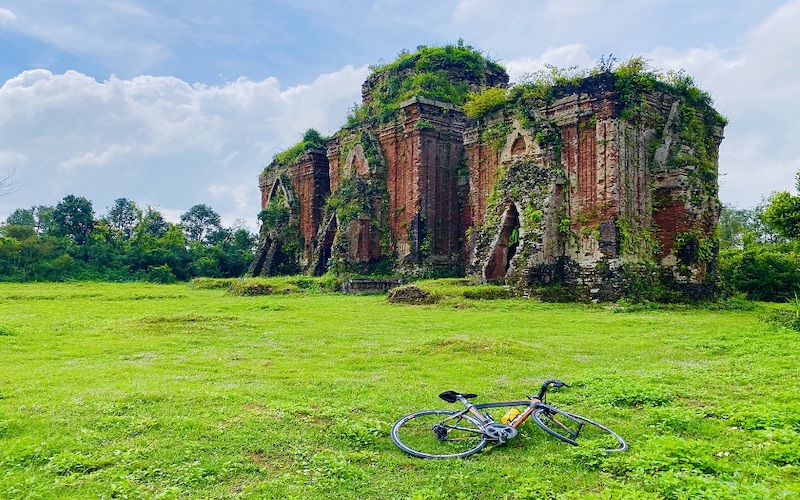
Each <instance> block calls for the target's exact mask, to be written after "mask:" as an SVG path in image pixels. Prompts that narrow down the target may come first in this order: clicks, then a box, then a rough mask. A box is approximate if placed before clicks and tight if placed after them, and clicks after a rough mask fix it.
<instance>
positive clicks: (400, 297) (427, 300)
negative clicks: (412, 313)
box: [388, 285, 437, 304]
mask: <svg viewBox="0 0 800 500" xmlns="http://www.w3.org/2000/svg"><path fill="white" fill-rule="evenodd" d="M388 300H389V302H391V303H394V304H433V303H435V302H436V301H437V297H436V295H434V294H433V293H431V292H429V291H427V290H423V289H422V288H419V287H418V286H416V285H405V286H399V287H397V288H392V289H391V290H389V296H388Z"/></svg>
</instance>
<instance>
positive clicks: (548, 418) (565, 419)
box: [533, 406, 628, 452]
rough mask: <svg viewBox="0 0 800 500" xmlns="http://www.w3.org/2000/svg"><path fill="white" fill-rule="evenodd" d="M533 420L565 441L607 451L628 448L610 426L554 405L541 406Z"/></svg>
mask: <svg viewBox="0 0 800 500" xmlns="http://www.w3.org/2000/svg"><path fill="white" fill-rule="evenodd" d="M533 420H534V421H535V422H536V424H537V425H538V426H539V427H541V428H542V429H543V430H544V431H545V432H546V433H548V434H550V435H551V436H554V437H556V438H558V439H560V440H562V441H564V442H565V443H569V444H572V445H575V446H578V445H581V446H593V447H597V448H598V449H601V450H603V451H606V452H615V451H625V450H627V449H628V443H626V442H625V440H624V439H622V438H621V437H620V436H619V435H618V434H617V433H616V432H614V431H612V430H611V429H609V428H608V427H606V426H604V425H600V424H598V423H597V422H595V421H593V420H589V419H588V418H586V417H582V416H580V415H575V414H574V413H568V412H566V411H561V410H559V409H558V408H553V407H552V406H545V407H541V408H539V409H537V410H536V411H534V412H533Z"/></svg>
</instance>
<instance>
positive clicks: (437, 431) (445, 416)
mask: <svg viewBox="0 0 800 500" xmlns="http://www.w3.org/2000/svg"><path fill="white" fill-rule="evenodd" d="M391 438H392V442H393V443H394V444H395V445H396V446H397V447H398V448H400V449H401V450H403V451H404V452H406V453H408V454H409V455H412V456H415V457H418V458H437V459H438V458H464V457H468V456H470V455H472V454H475V453H477V452H479V451H481V450H482V449H483V448H485V447H486V445H487V444H488V442H489V440H488V438H487V437H486V435H484V434H483V431H482V429H481V425H480V423H479V421H478V419H476V418H475V417H473V416H471V415H469V414H466V412H464V411H447V410H424V411H418V412H416V413H411V414H409V415H406V416H405V417H403V418H401V419H400V420H398V421H397V422H395V423H394V425H393V426H392V432H391Z"/></svg>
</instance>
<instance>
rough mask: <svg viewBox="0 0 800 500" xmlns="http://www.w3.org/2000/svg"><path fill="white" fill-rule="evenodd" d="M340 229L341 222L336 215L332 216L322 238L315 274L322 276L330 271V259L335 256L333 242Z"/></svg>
mask: <svg viewBox="0 0 800 500" xmlns="http://www.w3.org/2000/svg"><path fill="white" fill-rule="evenodd" d="M338 230H339V223H338V221H337V220H336V216H333V217H331V220H330V221H329V222H328V224H327V225H326V226H325V231H324V232H323V233H322V238H321V240H320V246H319V254H318V257H317V265H316V269H315V270H314V274H316V275H317V276H321V275H323V274H325V273H326V272H328V268H329V267H330V260H331V257H333V242H334V240H335V239H336V232H337V231H338Z"/></svg>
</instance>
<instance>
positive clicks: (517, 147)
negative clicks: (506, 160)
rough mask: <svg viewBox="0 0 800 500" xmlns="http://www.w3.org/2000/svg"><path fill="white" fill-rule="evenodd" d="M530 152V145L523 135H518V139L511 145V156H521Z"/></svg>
mask: <svg viewBox="0 0 800 500" xmlns="http://www.w3.org/2000/svg"><path fill="white" fill-rule="evenodd" d="M527 150H528V143H527V142H525V138H524V137H523V136H522V134H517V138H516V139H514V142H513V143H511V156H519V155H523V154H525V152H526V151H527Z"/></svg>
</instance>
